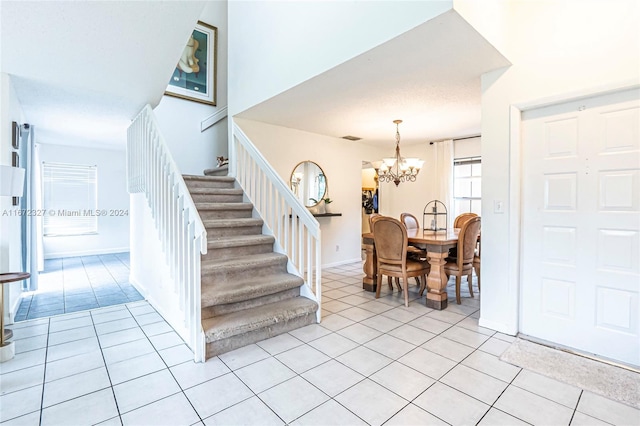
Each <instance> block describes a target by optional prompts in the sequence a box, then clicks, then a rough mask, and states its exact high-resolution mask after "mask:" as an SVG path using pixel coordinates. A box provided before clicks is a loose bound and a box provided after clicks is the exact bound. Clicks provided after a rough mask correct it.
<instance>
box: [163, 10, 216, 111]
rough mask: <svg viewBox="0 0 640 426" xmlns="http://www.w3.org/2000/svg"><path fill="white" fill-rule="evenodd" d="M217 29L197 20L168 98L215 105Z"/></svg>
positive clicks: (174, 71)
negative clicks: (173, 97)
mask: <svg viewBox="0 0 640 426" xmlns="http://www.w3.org/2000/svg"><path fill="white" fill-rule="evenodd" d="M217 50H218V29H217V28H216V27H214V26H212V25H209V24H205V23H204V22H201V21H198V23H197V24H196V27H195V29H194V30H193V33H191V36H190V37H189V40H188V41H187V45H186V46H185V47H184V50H183V51H182V55H181V56H180V59H179V60H178V63H177V65H176V68H175V69H174V70H173V74H172V75H171V79H170V80H169V85H168V86H167V90H166V91H165V95H169V96H175V97H178V98H182V99H188V100H190V101H196V102H201V103H203V104H208V105H215V104H216V79H217V78H216V76H217V63H218V59H217V56H218V52H217Z"/></svg>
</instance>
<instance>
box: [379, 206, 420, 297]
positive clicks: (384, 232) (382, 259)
mask: <svg viewBox="0 0 640 426" xmlns="http://www.w3.org/2000/svg"><path fill="white" fill-rule="evenodd" d="M373 239H374V242H375V245H376V254H377V256H378V285H377V287H376V299H378V298H379V297H380V287H381V284H382V274H384V275H387V276H389V277H396V278H402V285H403V286H404V289H403V291H404V305H405V306H406V307H409V286H408V284H409V283H408V279H409V278H410V277H418V276H419V277H422V282H424V283H426V282H427V274H428V273H429V264H428V263H427V262H421V261H419V260H413V259H407V247H408V243H409V241H408V237H407V228H405V226H404V224H403V223H402V222H400V221H399V220H398V219H394V218H392V217H388V216H381V217H377V218H375V219H374V220H373Z"/></svg>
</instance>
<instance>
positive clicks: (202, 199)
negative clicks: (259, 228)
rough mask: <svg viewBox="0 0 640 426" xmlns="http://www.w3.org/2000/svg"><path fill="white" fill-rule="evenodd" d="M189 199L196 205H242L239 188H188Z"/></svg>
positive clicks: (241, 194) (241, 193)
mask: <svg viewBox="0 0 640 426" xmlns="http://www.w3.org/2000/svg"><path fill="white" fill-rule="evenodd" d="M189 192H190V193H191V198H193V201H194V202H196V203H242V202H244V200H243V198H242V196H243V192H242V189H239V188H208V187H204V188H200V187H198V188H191V187H190V188H189Z"/></svg>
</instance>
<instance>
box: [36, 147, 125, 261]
mask: <svg viewBox="0 0 640 426" xmlns="http://www.w3.org/2000/svg"><path fill="white" fill-rule="evenodd" d="M39 147H40V148H39V149H40V160H41V161H43V162H51V163H69V164H81V165H86V166H93V165H95V166H97V167H98V209H101V210H102V209H104V210H107V212H108V211H109V210H127V211H129V194H128V192H127V181H126V154H125V151H124V150H106V149H96V148H81V147H75V146H63V145H54V144H49V143H40V144H39ZM129 213H130V211H129ZM43 240H44V241H43V243H44V256H45V258H46V259H52V258H58V257H67V256H82V255H92V254H104V253H118V252H123V251H128V250H129V217H128V216H100V217H98V234H96V235H78V236H64V237H63V236H60V237H44V238H43Z"/></svg>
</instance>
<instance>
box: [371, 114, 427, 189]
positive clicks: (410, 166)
mask: <svg viewBox="0 0 640 426" xmlns="http://www.w3.org/2000/svg"><path fill="white" fill-rule="evenodd" d="M393 122H394V123H395V124H396V155H395V157H391V158H383V159H382V161H376V162H375V163H374V164H373V165H374V168H375V169H376V174H377V175H378V178H379V180H380V181H381V182H393V183H395V184H396V186H398V185H400V182H415V181H416V176H418V173H419V172H420V168H421V167H422V165H423V164H424V161H423V160H420V159H418V158H403V157H402V156H401V155H400V129H399V127H400V123H402V120H393Z"/></svg>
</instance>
